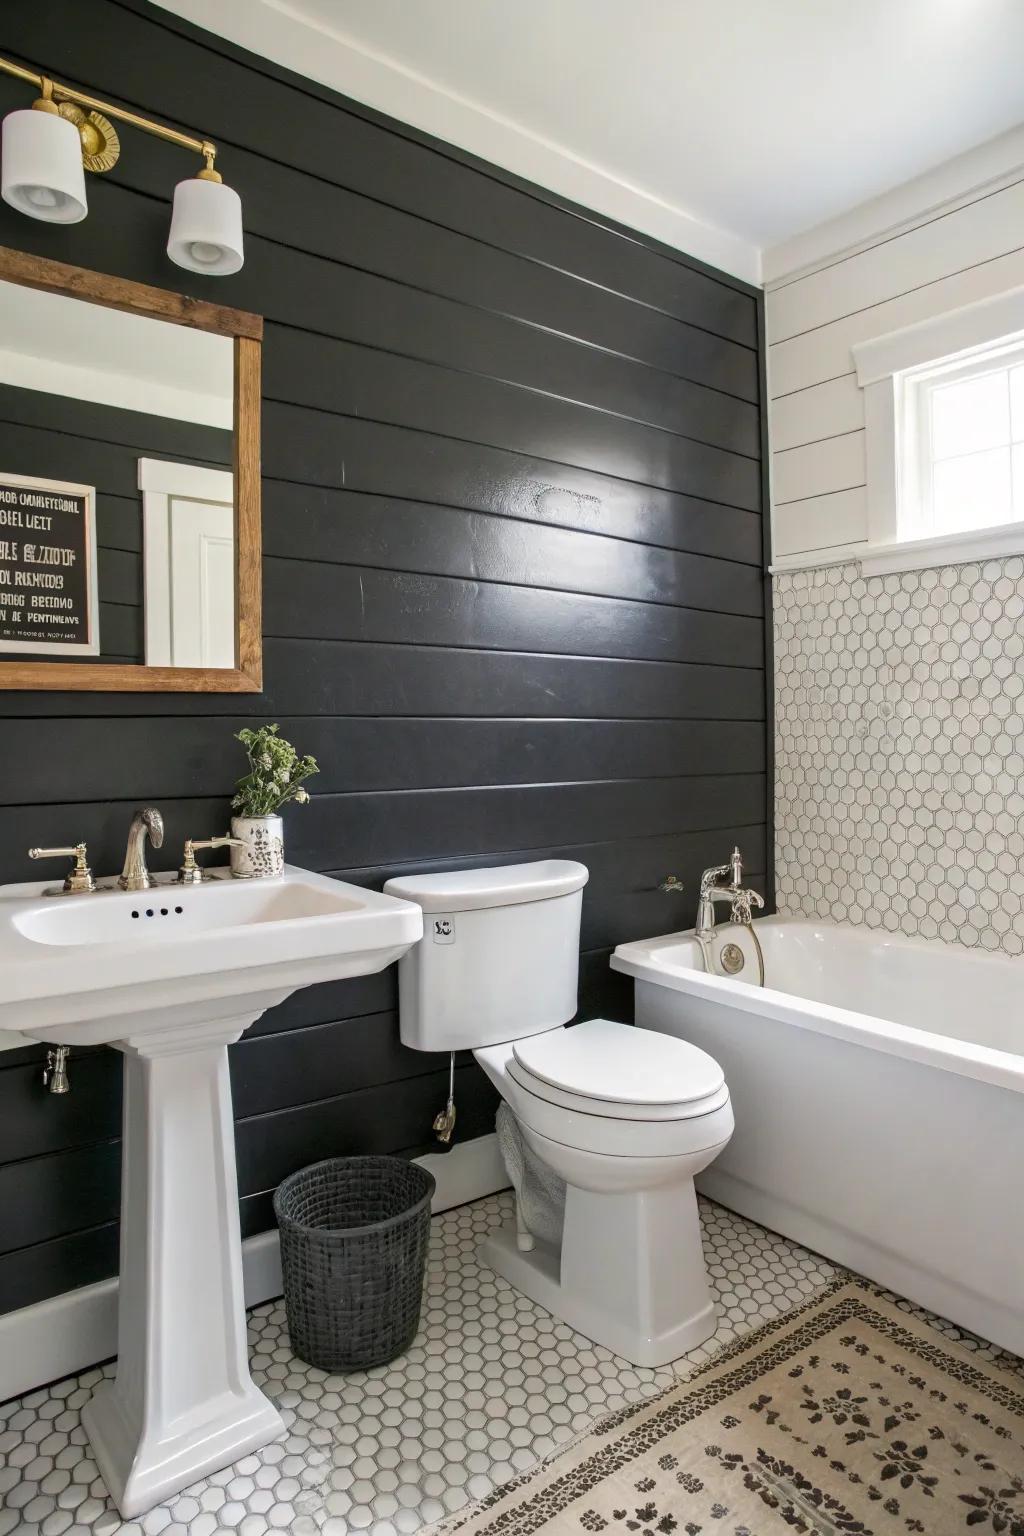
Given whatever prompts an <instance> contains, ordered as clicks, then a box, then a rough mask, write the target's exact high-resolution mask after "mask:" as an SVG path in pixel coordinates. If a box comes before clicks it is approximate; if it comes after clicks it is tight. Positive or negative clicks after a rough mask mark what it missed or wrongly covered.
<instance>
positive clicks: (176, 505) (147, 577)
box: [0, 281, 236, 668]
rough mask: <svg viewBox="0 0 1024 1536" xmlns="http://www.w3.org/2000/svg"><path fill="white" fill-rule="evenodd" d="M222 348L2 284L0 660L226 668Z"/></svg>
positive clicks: (172, 329) (229, 574)
mask: <svg viewBox="0 0 1024 1536" xmlns="http://www.w3.org/2000/svg"><path fill="white" fill-rule="evenodd" d="M233 357H234V347H233V341H232V338H231V337H230V336H220V335H215V334H212V333H211V332H208V331H203V330H196V329H193V328H191V327H189V326H183V325H175V324H172V323H170V322H168V321H164V320H158V319H154V318H151V317H149V316H143V315H136V314H131V313H128V312H125V311H122V310H118V309H111V308H108V307H106V306H105V305H102V304H97V303H92V302H88V301H86V300H83V299H78V298H69V297H66V296H65V295H63V294H58V293H54V292H50V291H46V290H40V289H35V288H29V287H22V286H20V285H18V284H14V283H9V282H4V281H0V659H3V658H4V657H5V656H8V657H9V658H10V659H14V657H24V659H25V660H39V661H45V660H47V659H54V660H60V661H68V660H73V659H76V658H81V659H88V660H90V661H93V662H95V661H101V662H119V663H124V662H135V663H142V662H145V663H146V664H147V665H150V666H175V667H183V666H187V667H214V668H225V667H233V666H234V665H235V563H236V551H235V513H234V487H233V477H232V472H231V466H232V461H233V450H234V434H233V413H234V403H233V395H234V377H233V372H234V363H233Z"/></svg>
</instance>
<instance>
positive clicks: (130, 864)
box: [117, 805, 164, 891]
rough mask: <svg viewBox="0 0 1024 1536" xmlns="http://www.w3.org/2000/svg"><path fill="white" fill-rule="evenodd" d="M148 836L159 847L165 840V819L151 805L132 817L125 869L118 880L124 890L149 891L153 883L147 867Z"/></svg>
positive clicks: (155, 846)
mask: <svg viewBox="0 0 1024 1536" xmlns="http://www.w3.org/2000/svg"><path fill="white" fill-rule="evenodd" d="M147 837H148V838H149V841H150V842H151V844H152V845H153V847H154V848H159V847H160V846H161V844H162V843H163V840H164V819H163V817H162V816H161V815H160V812H159V811H158V810H155V809H154V808H153V806H151V805H147V806H144V807H143V808H142V809H141V810H138V811H136V812H135V815H134V816H133V817H132V825H131V830H130V832H129V833H128V849H127V852H126V853H125V856H124V869H123V870H122V871H121V873H120V875H119V876H118V881H117V883H118V885H119V886H120V887H121V889H122V891H148V890H149V888H150V886H151V885H152V884H153V879H152V876H151V875H150V873H149V870H148V869H147V868H146V838H147Z"/></svg>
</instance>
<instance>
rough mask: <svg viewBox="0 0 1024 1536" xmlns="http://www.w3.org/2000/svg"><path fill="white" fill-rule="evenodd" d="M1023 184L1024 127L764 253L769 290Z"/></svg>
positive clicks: (763, 271) (948, 161) (765, 281)
mask: <svg viewBox="0 0 1024 1536" xmlns="http://www.w3.org/2000/svg"><path fill="white" fill-rule="evenodd" d="M1022 179H1024V125H1022V126H1021V127H1019V128H1012V129H1010V131H1009V132H1008V133H1002V134H1000V135H999V136H998V137H997V138H994V139H989V140H988V141H987V142H986V143H985V144H979V145H977V147H976V148H974V149H969V150H966V151H965V152H964V153H963V154H962V155H955V156H954V157H953V159H952V160H946V161H945V162H944V163H943V164H942V165H938V166H936V167H934V169H933V170H930V171H926V172H925V173H924V174H923V175H921V176H915V177H914V178H913V179H912V180H911V181H905V182H903V183H902V184H901V185H900V186H898V187H893V188H892V189H891V190H890V191H888V192H883V193H882V194H881V196H879V197H874V198H870V199H869V200H868V201H867V202H864V203H859V204H858V205H857V206H856V207H855V208H851V209H849V210H848V211H847V212H846V213H841V214H839V215H838V216H837V217H836V218H834V219H826V220H825V222H824V223H822V224H816V225H815V226H814V228H813V229H808V230H805V231H804V232H803V234H800V235H795V236H794V237H793V238H792V239H791V240H784V241H782V242H781V244H779V245H774V246H769V247H767V248H766V249H765V250H764V251H763V253H762V278H763V281H764V285H765V287H766V288H767V289H769V290H771V289H773V288H781V287H785V286H786V285H787V284H788V283H792V282H796V281H797V280H798V279H799V278H801V277H807V276H808V275H809V274H810V273H812V272H818V271H820V270H821V269H822V267H828V266H832V265H833V264H834V263H835V262H838V261H844V260H845V259H846V258H847V257H849V256H855V255H856V254H857V253H858V251H864V250H868V249H870V247H871V246H873V245H881V244H882V242H883V241H885V240H892V239H895V238H896V237H897V236H899V235H902V234H906V233H907V232H908V231H909V230H911V229H915V228H917V227H918V226H919V225H921V224H927V223H929V222H930V221H931V220H932V219H936V218H939V217H941V216H942V215H943V214H946V213H952V212H953V211H954V209H956V208H959V207H963V206H964V205H965V204H967V203H971V202H976V201H977V199H978V198H979V197H982V196H985V195H986V194H988V193H990V192H996V191H998V190H999V189H1000V187H1005V186H1011V185H1012V184H1013V183H1014V182H1017V181H1020V180H1022Z"/></svg>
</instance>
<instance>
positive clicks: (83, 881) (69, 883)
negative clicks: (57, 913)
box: [28, 843, 96, 896]
mask: <svg viewBox="0 0 1024 1536" xmlns="http://www.w3.org/2000/svg"><path fill="white" fill-rule="evenodd" d="M28 856H29V858H30V859H74V861H75V867H74V869H70V870H68V873H67V875H66V877H65V880H64V884H63V885H62V886H60V887H59V888H58V889H57V890H54V891H52V892H51V891H47V892H46V894H47V896H49V895H64V894H67V895H72V894H78V893H80V892H83V891H94V890H95V889H96V881H95V880H94V879H93V877H92V870H91V869H90V868H89V861H88V855H87V853H86V847H85V844H84V843H75V845H74V847H72V848H30V849H29V850H28Z"/></svg>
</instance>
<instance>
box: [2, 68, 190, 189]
mask: <svg viewBox="0 0 1024 1536" xmlns="http://www.w3.org/2000/svg"><path fill="white" fill-rule="evenodd" d="M0 73H2V74H5V75H13V76H14V78H15V79H16V80H25V81H27V82H28V83H29V84H30V85H34V86H37V87H38V89H39V90H40V91H41V92H42V94H43V95H44V96H46V97H48V98H49V97H51V96H52V98H53V99H54V100H55V101H73V102H74V103H75V104H76V105H77V106H80V107H85V108H86V109H87V110H88V111H90V112H101V113H102V114H103V116H104V117H113V118H116V119H117V120H118V121H119V122H122V123H129V124H130V125H131V126H132V127H133V128H141V129H142V131H143V133H152V134H154V135H155V136H156V137H157V138H158V139H166V141H167V142H168V143H169V144H178V145H180V146H181V148H182V149H191V150H193V151H194V152H195V153H196V154H197V155H202V156H203V159H204V160H205V162H206V170H207V171H208V172H213V177H216V179H217V180H219V179H220V178H219V177H218V176H217V173H216V171H215V170H214V160H215V159H216V156H217V146H216V145H215V144H211V143H210V141H209V139H198V138H195V137H194V136H193V135H192V134H189V133H179V132H178V130H177V129H176V128H167V127H165V126H164V124H163V123H155V122H154V121H153V120H152V118H149V117H140V116H139V114H138V113H137V112H129V111H128V110H127V109H126V108H125V107H115V106H113V105H111V103H110V102H109V101H100V99H99V98H98V97H96V96H87V95H86V94H85V92H84V91H76V90H75V89H74V87H73V86H70V85H62V84H61V82H60V81H59V80H51V79H50V78H49V76H47V75H39V74H36V72H35V70H32V69H25V68H24V67H23V66H22V65H21V64H15V63H13V62H12V61H11V60H10V59H4V58H0ZM213 177H211V178H210V179H211V180H212V179H213Z"/></svg>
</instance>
